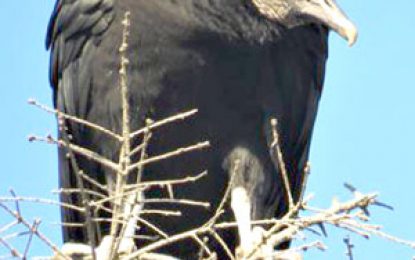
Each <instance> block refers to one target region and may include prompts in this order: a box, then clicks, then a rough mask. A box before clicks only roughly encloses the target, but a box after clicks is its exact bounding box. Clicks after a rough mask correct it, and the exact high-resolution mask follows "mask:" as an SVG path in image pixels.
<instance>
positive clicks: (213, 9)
mask: <svg viewBox="0 0 415 260" xmlns="http://www.w3.org/2000/svg"><path fill="white" fill-rule="evenodd" d="M313 1H315V0H313ZM258 2H259V3H261V2H267V1H266V0H262V1H261V0H256V1H253V2H251V0H209V1H208V0H123V1H120V0H118V1H117V0H88V1H87V0H58V1H57V3H56V7H55V10H54V12H53V14H52V18H51V23H50V26H49V30H48V37H47V46H48V47H50V48H51V65H50V66H51V67H50V79H51V84H52V86H53V91H54V102H55V106H56V108H58V109H59V110H61V111H64V112H66V113H68V114H71V115H75V116H77V117H80V118H83V119H86V120H89V121H91V122H94V123H97V124H99V125H102V126H105V127H106V128H108V129H111V130H114V131H116V132H120V127H121V99H120V92H119V89H118V88H117V86H118V81H119V75H118V69H119V53H118V47H119V46H120V43H121V38H122V37H121V36H122V24H121V21H122V19H123V15H124V13H125V12H126V11H130V12H131V36H130V40H129V48H128V57H129V60H130V64H129V67H128V78H129V82H128V86H129V93H130V97H129V102H130V105H131V114H130V117H131V124H132V128H133V129H138V128H140V127H142V126H143V124H144V119H145V118H151V119H153V120H158V119H162V118H165V117H168V116H171V115H174V114H176V113H178V112H183V111H187V110H189V109H193V108H198V109H199V113H198V114H197V116H195V117H194V118H192V119H190V120H188V121H186V122H184V123H178V124H174V125H170V126H168V127H165V128H163V129H160V130H158V131H156V132H155V133H154V137H153V139H152V142H151V144H150V147H149V155H150V156H151V155H156V154H160V153H162V152H166V151H169V150H172V149H175V148H178V147H181V146H187V145H190V144H193V143H196V142H198V141H202V140H209V141H210V142H211V148H209V149H207V150H204V151H198V152H194V153H191V154H186V155H183V156H180V157H178V158H175V159H169V160H165V161H163V162H160V163H157V164H154V165H150V166H149V167H148V168H146V170H145V173H144V179H145V180H165V179H175V178H179V177H183V176H187V175H189V174H190V173H198V172H201V171H203V170H204V169H207V170H208V172H209V174H208V176H207V177H206V178H204V179H203V180H201V181H200V182H198V183H197V184H192V185H185V186H183V187H181V188H180V189H177V190H176V191H175V195H176V196H177V197H178V198H191V199H195V200H202V201H209V202H211V203H212V209H211V210H210V211H208V210H203V209H199V208H189V207H185V208H182V207H179V206H176V207H175V208H179V209H181V210H182V211H183V215H184V216H183V217H182V218H166V217H150V218H149V220H150V221H151V222H153V223H155V224H156V225H157V226H159V227H161V229H163V230H165V231H166V232H167V233H177V232H180V231H184V230H188V229H190V228H192V227H195V226H197V225H200V224H202V223H204V221H206V220H207V219H208V218H209V217H210V216H211V215H212V213H213V212H214V210H215V208H216V206H217V204H218V202H219V201H220V199H221V197H222V195H223V192H224V189H225V187H226V184H227V182H228V178H229V169H230V168H231V164H232V163H233V159H235V158H238V159H240V161H241V164H240V165H241V167H240V168H239V171H238V173H237V176H236V182H235V185H236V186H242V187H244V188H246V190H247V191H248V194H249V196H250V200H251V203H252V218H254V219H261V218H270V217H274V216H279V215H281V214H283V213H284V212H285V211H286V209H287V205H286V198H285V195H284V191H283V186H282V182H281V180H280V174H279V173H278V167H276V163H275V162H274V157H273V155H271V154H270V152H269V151H270V149H269V144H270V142H271V134H270V131H271V128H270V124H269V122H270V119H271V118H277V119H278V120H279V133H280V136H281V142H282V149H283V153H284V159H285V162H286V164H287V168H288V171H289V174H290V176H289V177H290V182H291V185H292V189H293V192H294V198H295V200H297V199H298V196H299V194H300V192H301V187H300V184H301V181H302V178H303V169H304V167H305V165H306V163H307V160H308V153H309V148H310V141H311V134H312V130H313V124H314V120H315V117H316V113H317V107H318V101H319V99H320V95H321V91H322V86H323V79H324V70H325V62H326V58H327V36H328V29H327V27H330V28H332V29H335V30H336V31H338V32H339V33H340V34H342V35H343V36H345V37H348V38H349V40H350V37H349V36H350V31H347V30H346V32H345V31H342V29H344V28H346V29H350V27H347V26H349V25H350V24H347V26H343V25H342V24H339V25H337V26H339V27H336V25H333V24H331V23H330V22H327V21H322V19H321V17H317V16H314V17H313V16H311V15H309V14H306V15H305V14H303V13H301V12H299V11H298V10H301V9H300V8H301V5H298V6H299V7H297V3H296V2H305V1H304V0H298V1H295V0H286V1H284V0H275V1H269V2H270V3H271V4H270V5H271V6H272V5H273V4H277V3H279V2H282V3H288V6H290V5H293V6H295V8H298V10H296V9H293V10H294V11H296V12H297V13H298V14H297V13H295V12H294V11H291V10H289V11H290V12H294V14H292V13H290V12H289V14H290V15H292V17H291V16H287V17H282V18H281V17H278V16H277V17H273V12H268V11H269V10H270V9H269V8H268V9H267V8H264V9H261V8H259V7H258V6H260V5H258ZM276 8H277V7H276ZM278 8H279V7H278ZM271 11H272V9H271ZM336 11H338V12H339V16H342V13H341V12H340V11H339V10H336ZM274 13H275V12H274ZM277 13H278V12H277ZM307 17H310V18H307ZM280 18H281V20H279V19H280ZM283 18H284V19H283ZM344 19H346V18H344ZM330 21H331V20H330ZM346 21H347V20H346ZM297 25H298V26H297ZM342 26H343V27H342ZM68 131H69V132H70V134H71V135H72V137H73V142H74V143H76V144H79V145H82V146H84V147H88V148H89V149H92V150H94V151H96V152H98V153H99V154H101V155H103V156H105V157H107V158H110V159H113V160H117V159H118V155H119V147H118V146H117V144H116V143H115V142H113V141H111V140H110V139H109V138H108V137H106V136H104V135H102V134H99V133H97V132H96V131H92V130H90V129H88V128H86V127H82V126H79V125H76V124H71V123H69V124H68ZM78 160H79V165H80V168H81V169H83V170H84V171H85V172H86V173H87V174H88V175H89V176H91V177H93V178H95V179H97V180H99V181H100V182H102V183H106V182H107V181H108V180H107V179H106V178H107V177H108V176H109V175H111V173H110V172H109V170H107V169H105V168H103V167H101V166H100V165H98V164H96V163H94V162H91V161H88V160H86V159H84V158H78ZM59 161H60V169H59V172H60V185H61V187H64V188H69V187H75V186H76V181H75V179H74V177H73V174H72V173H71V171H72V169H71V167H70V165H69V162H68V160H67V159H66V158H65V154H64V151H60V157H59ZM163 193H165V190H164V189H160V190H156V189H153V190H150V191H148V192H147V193H146V197H152V196H159V195H162V194H163ZM61 199H62V200H63V201H64V202H68V203H73V204H79V198H77V197H76V196H68V195H63V196H62V197H61ZM148 207H150V205H148ZM166 207H167V205H166ZM231 216H232V214H231V211H229V210H228V211H227V214H225V216H224V217H225V218H230V217H231ZM62 219H63V221H64V222H80V221H82V217H81V216H80V215H79V214H77V213H76V212H74V211H71V210H68V209H63V210H62ZM102 229H105V227H102ZM103 232H104V233H105V231H103ZM142 232H150V231H147V230H142ZM150 233H151V232H150ZM223 235H224V237H225V240H226V241H227V242H228V243H229V244H230V245H231V246H234V245H235V243H236V241H235V237H234V233H232V232H225V234H223ZM63 236H64V241H66V242H68V241H79V242H82V241H85V240H86V236H85V230H83V229H81V228H64V229H63ZM195 249H197V247H192V246H191V245H187V246H186V247H175V248H171V249H170V253H173V254H176V255H181V256H185V255H187V257H189V254H190V253H196V251H197V250H195ZM186 259H188V258H186Z"/></svg>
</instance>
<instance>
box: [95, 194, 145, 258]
mask: <svg viewBox="0 0 415 260" xmlns="http://www.w3.org/2000/svg"><path fill="white" fill-rule="evenodd" d="M141 196H142V194H141V193H140V194H138V195H136V194H131V195H129V196H128V199H127V201H126V203H125V204H124V210H123V221H125V222H126V223H125V224H124V226H123V227H122V228H121V233H120V236H122V237H121V238H120V241H119V242H118V243H119V244H118V250H117V254H116V255H123V254H129V253H132V252H133V251H134V250H136V246H135V242H134V238H133V237H134V234H135V232H136V225H137V221H138V216H139V213H140V211H141V209H142V204H139V203H136V201H137V200H140V199H141ZM116 243H117V241H116V240H115V239H114V238H113V237H112V236H110V235H107V236H104V238H103V239H102V241H101V244H100V245H99V246H98V248H97V249H96V255H97V259H110V255H111V250H112V249H113V247H114V246H115V245H116Z"/></svg>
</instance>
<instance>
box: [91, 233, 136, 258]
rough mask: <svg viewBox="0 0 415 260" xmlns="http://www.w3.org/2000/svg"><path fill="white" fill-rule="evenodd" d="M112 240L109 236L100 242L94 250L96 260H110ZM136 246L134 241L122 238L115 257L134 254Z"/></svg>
mask: <svg viewBox="0 0 415 260" xmlns="http://www.w3.org/2000/svg"><path fill="white" fill-rule="evenodd" d="M114 243H115V241H114V238H113V237H111V236H105V237H104V238H103V239H102V241H101V244H100V245H99V246H98V247H97V249H96V250H95V254H96V257H97V259H105V260H106V259H110V257H111V255H110V254H111V249H112V247H113V246H114ZM136 249H137V248H136V246H135V243H134V239H132V238H122V239H121V242H120V245H119V247H118V252H117V255H118V256H121V255H126V254H129V253H132V252H134V250H136Z"/></svg>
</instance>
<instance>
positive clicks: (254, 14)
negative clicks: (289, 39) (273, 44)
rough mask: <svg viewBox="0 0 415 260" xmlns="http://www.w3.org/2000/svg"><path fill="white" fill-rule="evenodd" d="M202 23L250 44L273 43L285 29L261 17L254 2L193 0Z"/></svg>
mask: <svg viewBox="0 0 415 260" xmlns="http://www.w3.org/2000/svg"><path fill="white" fill-rule="evenodd" d="M191 1H192V6H193V8H194V10H195V13H196V15H197V17H199V19H200V21H201V23H202V24H203V25H204V26H206V27H208V28H209V29H210V30H213V31H216V32H220V33H225V34H226V35H228V36H233V37H238V38H244V39H246V40H250V41H261V42H263V41H269V40H272V41H274V40H275V38H278V37H279V36H280V32H281V30H282V26H281V25H280V24H278V23H277V22H275V21H271V20H269V19H267V18H266V17H265V16H263V15H261V14H260V12H259V11H258V9H257V7H256V6H255V5H254V3H253V2H252V0H191Z"/></svg>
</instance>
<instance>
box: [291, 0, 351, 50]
mask: <svg viewBox="0 0 415 260" xmlns="http://www.w3.org/2000/svg"><path fill="white" fill-rule="evenodd" d="M301 3H302V4H301V5H300V6H298V7H299V10H298V11H299V13H300V14H302V15H306V16H309V17H311V18H312V19H315V20H317V22H319V23H323V24H325V25H326V26H328V27H329V28H330V29H332V30H334V31H335V32H337V33H338V34H339V35H340V36H342V37H343V38H344V39H346V40H347V42H348V43H349V46H352V45H353V44H354V43H355V42H356V40H357V35H358V33H357V28H356V26H355V25H354V24H353V23H352V22H351V21H350V20H349V18H347V16H346V14H345V13H344V12H343V11H342V10H341V9H340V7H339V6H338V5H337V4H336V2H335V0H308V1H301Z"/></svg>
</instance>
